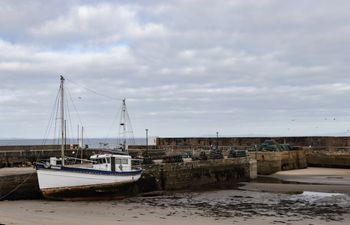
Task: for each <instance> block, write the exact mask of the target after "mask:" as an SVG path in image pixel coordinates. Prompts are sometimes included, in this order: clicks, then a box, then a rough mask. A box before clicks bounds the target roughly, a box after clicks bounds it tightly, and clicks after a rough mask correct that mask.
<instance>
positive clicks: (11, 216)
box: [0, 168, 350, 225]
mask: <svg viewBox="0 0 350 225" xmlns="http://www.w3.org/2000/svg"><path fill="white" fill-rule="evenodd" d="M326 170H327V171H326ZM317 171H318V172H317ZM282 175H283V176H291V177H293V176H295V177H296V178H295V179H306V176H319V180H320V181H322V180H323V179H321V178H322V176H338V177H339V176H340V177H343V178H344V179H345V180H347V179H348V176H349V171H348V170H339V169H322V168H321V169H319V168H310V169H306V170H298V171H297V170H295V171H285V172H280V173H277V174H275V175H273V176H274V177H275V176H282ZM291 179H292V178H291ZM339 179H340V178H339ZM326 181H327V179H326ZM254 185H255V186H254ZM253 187H254V188H253ZM336 188H338V189H336ZM349 189H350V184H349V183H348V184H345V183H342V184H329V183H327V182H324V183H322V182H321V183H319V184H318V185H315V184H314V182H312V184H307V183H303V184H300V183H266V182H265V183H254V182H252V183H247V184H244V185H243V186H241V187H240V190H217V191H205V192H181V193H180V192H176V193H167V194H165V195H161V196H153V197H141V196H138V197H133V198H129V199H124V200H119V201H115V200H113V201H93V202H55V201H46V200H30V201H29V200H28V201H3V202H0V224H6V225H9V224H14V225H15V224H28V225H34V224H35V225H41V224H42V225H44V224H54V225H55V224H57V225H58V224H60V225H62V224H72V225H80V224H81V225H83V224H84V225H89V224H91V225H92V224H104V225H109V224H143V225H151V224H152V225H157V224H165V225H166V224H175V223H176V224H183V225H185V224H193V225H197V224H198V225H199V224H202V225H205V224H289V225H290V224H308V225H310V224H348V221H349V220H350V195H349ZM289 190H294V191H293V192H290V191H289Z"/></svg>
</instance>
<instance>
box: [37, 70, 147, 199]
mask: <svg viewBox="0 0 350 225" xmlns="http://www.w3.org/2000/svg"><path fill="white" fill-rule="evenodd" d="M123 106H125V100H123ZM63 107H64V78H63V76H61V85H60V108H61V109H60V114H61V115H60V119H61V158H56V157H51V158H50V161H49V162H45V163H37V164H36V170H37V177H38V182H39V188H40V190H41V192H42V194H43V195H44V197H46V198H53V199H79V197H80V196H83V197H98V195H101V196H104V197H106V196H108V195H109V194H118V190H119V188H120V187H121V186H123V185H125V184H128V183H133V182H136V181H137V180H138V179H140V177H141V173H142V170H141V169H140V168H132V158H131V156H130V155H128V154H127V151H126V145H125V143H126V142H125V141H124V143H123V146H122V147H123V148H122V150H124V151H120V152H119V153H108V154H99V155H92V156H91V157H90V160H83V161H86V162H88V163H87V164H78V165H65V159H67V158H66V157H65V153H64V150H65V141H64V140H65V122H64V109H63ZM96 195H97V196H96Z"/></svg>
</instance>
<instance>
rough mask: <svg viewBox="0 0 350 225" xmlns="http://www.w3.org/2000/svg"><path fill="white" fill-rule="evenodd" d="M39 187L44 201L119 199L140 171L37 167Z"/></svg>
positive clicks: (131, 189)
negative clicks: (45, 199)
mask: <svg viewBox="0 0 350 225" xmlns="http://www.w3.org/2000/svg"><path fill="white" fill-rule="evenodd" d="M37 175H38V181H39V188H40V190H41V192H42V194H43V196H44V197H45V198H49V199H64V200H75V199H76V200H80V199H89V198H107V199H108V198H111V199H112V198H116V197H117V198H120V197H123V196H127V195H130V194H132V192H133V187H134V185H133V183H135V182H136V181H137V180H138V179H140V177H141V171H133V172H124V173H120V172H119V173H116V172H114V173H113V172H108V171H96V170H89V169H77V168H74V169H73V168H56V169H54V168H40V167H39V168H37Z"/></svg>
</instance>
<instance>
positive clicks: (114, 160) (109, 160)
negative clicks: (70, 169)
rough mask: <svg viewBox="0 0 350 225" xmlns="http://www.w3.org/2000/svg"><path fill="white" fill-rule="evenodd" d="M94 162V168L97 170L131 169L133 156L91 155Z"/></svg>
mask: <svg viewBox="0 0 350 225" xmlns="http://www.w3.org/2000/svg"><path fill="white" fill-rule="evenodd" d="M90 160H91V161H92V162H93V165H92V166H93V168H94V169H96V170H104V171H112V172H122V171H131V156H129V155H115V154H101V155H93V156H91V157H90Z"/></svg>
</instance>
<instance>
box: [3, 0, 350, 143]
mask: <svg viewBox="0 0 350 225" xmlns="http://www.w3.org/2000/svg"><path fill="white" fill-rule="evenodd" d="M349 12H350V1H348V0H333V1H329V0H308V1H304V0H300V1H298V0H297V1H296V0H293V1H292V0H291V1H287V0H286V1H281V0H231V1H229V0H222V1H221V0H215V1H212V0H207V1H205V0H174V1H171V0H168V1H161V0H151V1H141V0H140V1H60V0H57V1H47V0H45V1H33V0H32V1H25V0H23V1H16V0H8V1H6V0H2V1H0V78H1V80H0V127H1V129H0V138H11V137H17V138H42V137H43V136H44V134H45V129H46V127H47V123H48V121H49V118H50V113H51V110H52V105H53V103H54V101H55V97H56V94H57V90H58V86H59V75H60V74H63V75H64V76H65V77H66V78H68V80H67V82H66V86H67V89H68V90H69V91H70V93H71V96H72V100H73V102H74V105H75V106H76V108H77V110H78V111H79V115H80V118H81V120H82V122H83V124H84V126H85V128H86V131H87V134H88V136H90V137H106V136H110V137H113V136H115V135H117V134H118V130H117V126H115V128H113V126H112V124H113V123H114V122H113V121H117V120H118V118H117V115H118V113H119V109H120V105H121V100H119V99H122V98H124V97H125V98H126V99H127V104H128V109H129V114H130V117H131V120H132V124H133V127H134V133H135V136H138V137H143V136H144V131H145V128H148V129H149V130H150V135H151V136H203V135H215V132H216V131H218V132H219V134H220V135H223V136H231V135H275V136H282V135H298V136H300V135H322V134H345V133H346V132H347V133H349V134H350V132H349V131H348V130H349V129H350V100H349V97H350V74H349V71H350V61H349V56H350V13H349ZM77 84H78V85H77ZM84 87H87V88H89V89H91V90H93V91H95V92H97V93H99V94H103V95H106V96H109V97H111V98H107V97H104V96H101V95H96V94H94V93H93V92H91V91H89V90H88V89H86V88H84ZM112 98H114V99H112ZM115 99H116V100H115ZM71 110H72V112H73V114H75V113H74V110H73V107H71ZM72 117H74V115H73V116H72ZM72 120H73V125H72V126H74V127H76V123H77V122H75V120H74V119H72ZM72 133H73V132H72Z"/></svg>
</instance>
